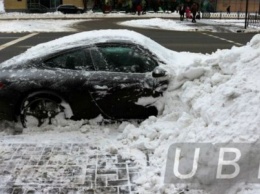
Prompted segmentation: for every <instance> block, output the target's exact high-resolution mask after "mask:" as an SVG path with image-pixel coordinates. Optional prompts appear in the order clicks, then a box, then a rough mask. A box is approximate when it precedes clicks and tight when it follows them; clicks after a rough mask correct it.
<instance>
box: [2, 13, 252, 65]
mask: <svg viewBox="0 0 260 194" xmlns="http://www.w3.org/2000/svg"><path fill="white" fill-rule="evenodd" d="M125 20H129V18H128V19H124V18H120V19H118V18H113V19H108V18H105V19H98V20H92V21H85V22H82V23H80V24H78V25H77V26H75V28H76V29H77V31H79V32H80V31H88V30H97V29H130V30H134V31H137V32H139V33H142V34H144V35H146V36H148V37H150V38H151V39H153V40H155V41H157V42H158V43H160V44H162V45H163V46H165V47H167V48H169V49H172V50H175V51H188V52H196V53H212V52H215V51H216V50H218V49H230V48H232V47H233V46H242V45H245V44H247V42H248V41H250V39H251V38H252V37H253V36H254V35H255V33H231V32H220V33H210V32H199V31H197V32H180V31H169V30H161V29H142V28H134V27H126V26H121V25H118V24H117V23H118V22H121V21H125ZM200 25H201V24H197V27H198V28H199V27H200ZM68 34H72V32H70V33H68V32H64V33H37V34H32V33H0V62H3V61H4V60H7V59H9V58H11V57H13V56H15V55H18V54H19V53H22V52H24V51H25V50H27V49H28V48H30V47H31V46H34V45H37V44H39V43H43V42H46V41H49V40H53V39H57V38H59V37H62V36H65V35H68ZM27 35H29V36H30V37H29V38H28V37H27V38H26V39H24V40H23V37H25V36H27ZM19 38H22V39H20V40H19ZM17 40H19V41H17Z"/></svg>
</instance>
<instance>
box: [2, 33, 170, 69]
mask: <svg viewBox="0 0 260 194" xmlns="http://www.w3.org/2000/svg"><path fill="white" fill-rule="evenodd" d="M108 42H113V43H116V42H120V43H123V42H124V43H132V44H137V45H142V46H143V47H144V48H147V49H148V48H150V49H152V50H155V51H158V52H159V53H154V54H155V55H158V54H159V55H162V56H161V57H160V58H161V60H163V58H164V57H163V55H165V54H166V53H167V50H168V49H166V48H164V47H162V46H161V45H160V44H158V43H156V42H155V41H153V40H151V39H150V38H148V37H146V36H144V35H142V34H139V33H137V32H134V31H131V30H125V29H123V30H94V31H87V32H81V33H76V34H73V35H69V36H65V37H62V38H59V39H56V40H52V41H49V42H46V43H42V44H39V45H37V46H34V47H31V48H30V49H28V50H27V51H26V52H24V53H22V54H20V55H18V56H16V57H13V58H11V59H9V60H7V61H5V62H3V63H2V64H1V66H2V67H4V66H9V65H12V64H14V63H25V62H27V61H30V60H35V59H39V58H45V57H46V56H48V55H51V54H53V53H58V52H61V51H63V50H68V49H72V48H76V47H83V46H90V45H94V44H98V43H108Z"/></svg>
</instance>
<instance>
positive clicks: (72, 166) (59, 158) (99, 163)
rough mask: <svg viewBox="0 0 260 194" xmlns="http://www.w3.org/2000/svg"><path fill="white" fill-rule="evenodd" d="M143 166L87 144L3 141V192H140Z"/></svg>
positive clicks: (0, 168) (0, 155)
mask: <svg viewBox="0 0 260 194" xmlns="http://www.w3.org/2000/svg"><path fill="white" fill-rule="evenodd" d="M102 153H103V152H102ZM141 168H142V167H141V166H140V164H138V163H137V162H136V161H133V160H131V159H123V158H122V156H121V155H119V154H109V155H101V151H100V150H99V149H98V148H95V147H91V146H89V145H88V144H58V145H49V144H46V145H43V144H0V193H1V194H36V193H37V194H38V193H39V194H40V193H48V194H49V193H50V194H51V193H53V194H58V193H60V194H73V193H79V194H81V193H82V194H83V193H84V194H98V193H105V194H130V193H131V194H137V191H136V188H137V185H136V184H135V183H134V180H136V178H138V177H139V176H140V174H139V172H140V169H141Z"/></svg>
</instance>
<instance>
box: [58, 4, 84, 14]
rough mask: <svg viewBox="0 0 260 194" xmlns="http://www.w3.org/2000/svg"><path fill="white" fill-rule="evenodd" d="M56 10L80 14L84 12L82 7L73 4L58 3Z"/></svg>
mask: <svg viewBox="0 0 260 194" xmlns="http://www.w3.org/2000/svg"><path fill="white" fill-rule="evenodd" d="M57 11H60V12H61V13H64V14H80V13H83V12H84V10H83V9H82V8H79V7H76V6H75V5H60V6H58V7H57Z"/></svg>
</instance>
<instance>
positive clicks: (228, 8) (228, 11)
mask: <svg viewBox="0 0 260 194" xmlns="http://www.w3.org/2000/svg"><path fill="white" fill-rule="evenodd" d="M230 7H231V6H230V5H229V6H228V7H227V14H230Z"/></svg>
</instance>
